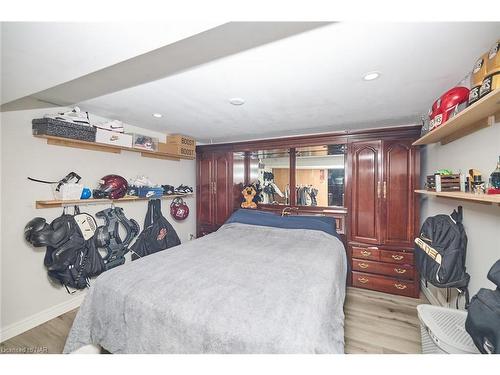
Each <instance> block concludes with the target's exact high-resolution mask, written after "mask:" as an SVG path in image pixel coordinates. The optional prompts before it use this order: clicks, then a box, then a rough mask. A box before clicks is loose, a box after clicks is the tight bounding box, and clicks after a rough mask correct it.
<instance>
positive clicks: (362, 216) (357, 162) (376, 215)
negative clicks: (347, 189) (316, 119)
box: [350, 141, 382, 244]
mask: <svg viewBox="0 0 500 375" xmlns="http://www.w3.org/2000/svg"><path fill="white" fill-rule="evenodd" d="M381 145H382V142H381V141H369V142H368V141H367V142H353V143H352V144H351V151H350V152H351V155H350V159H351V176H352V177H351V209H350V215H351V228H350V231H351V232H350V233H351V236H350V239H351V241H357V242H364V243H373V244H380V241H381V240H382V236H381V218H382V215H381V210H380V209H381V189H382V186H381V177H382V165H381Z"/></svg>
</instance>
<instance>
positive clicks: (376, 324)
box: [0, 288, 429, 354]
mask: <svg viewBox="0 0 500 375" xmlns="http://www.w3.org/2000/svg"><path fill="white" fill-rule="evenodd" d="M421 303H429V302H428V301H427V299H425V297H423V296H421V298H420V299H414V298H407V297H399V296H393V295H389V294H385V293H379V292H373V291H370V290H364V289H357V288H347V296H346V302H345V305H344V311H345V351H346V353H363V354H364V353H377V354H386V353H420V352H421V348H420V328H419V327H420V324H419V322H418V317H417V310H416V307H417V305H419V304H421ZM76 312H77V309H75V310H72V311H70V312H67V313H66V314H63V315H61V316H58V317H57V318H55V319H52V320H50V321H48V322H46V323H44V324H41V325H39V326H38V327H35V328H33V329H31V330H29V331H27V332H24V333H23V334H21V335H19V336H16V337H13V338H11V339H9V340H7V341H5V342H2V343H0V353H24V352H36V353H61V352H62V350H63V347H64V343H65V341H66V336H67V335H68V332H69V330H70V328H71V325H72V323H73V320H74V318H75V316H76Z"/></svg>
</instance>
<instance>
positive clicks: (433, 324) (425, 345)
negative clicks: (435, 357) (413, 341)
mask: <svg viewBox="0 0 500 375" xmlns="http://www.w3.org/2000/svg"><path fill="white" fill-rule="evenodd" d="M417 312H418V318H419V320H420V333H421V336H422V353H423V354H474V353H479V351H478V350H477V348H476V346H475V345H474V342H473V341H472V338H471V337H470V335H469V334H468V333H467V331H466V330H465V320H466V319H467V312H466V311H462V310H455V309H450V308H446V307H439V306H433V305H418V306H417Z"/></svg>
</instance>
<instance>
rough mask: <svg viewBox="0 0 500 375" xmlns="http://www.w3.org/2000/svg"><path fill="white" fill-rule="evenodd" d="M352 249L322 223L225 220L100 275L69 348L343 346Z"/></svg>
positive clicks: (337, 349) (329, 349)
mask: <svg viewBox="0 0 500 375" xmlns="http://www.w3.org/2000/svg"><path fill="white" fill-rule="evenodd" d="M346 272H347V265H346V255H345V250H344V246H343V245H342V243H341V241H340V240H339V239H337V238H335V237H333V236H331V235H329V234H326V233H324V232H321V231H316V230H304V229H293V230H287V229H280V228H271V227H261V226H252V225H247V224H240V223H232V224H226V225H224V226H223V227H222V228H220V229H219V230H218V231H217V232H215V233H212V234H210V235H208V236H205V237H202V238H200V239H197V240H195V241H190V242H187V243H185V244H183V245H180V246H177V247H174V248H171V249H168V250H165V251H162V252H159V253H156V254H152V255H149V256H147V257H144V258H142V259H139V260H137V261H134V262H129V263H127V264H125V265H123V266H120V267H117V268H115V269H112V270H110V271H107V272H105V273H103V274H101V275H100V276H99V277H98V278H97V279H96V280H95V282H94V284H93V285H92V286H91V288H90V289H89V291H88V293H87V295H86V297H85V300H84V301H83V303H82V305H81V307H80V310H79V311H78V314H77V316H76V319H75V321H74V323H73V327H72V328H71V331H70V333H69V336H68V339H67V341H66V346H65V348H64V352H65V353H69V352H72V351H75V350H76V349H78V348H80V347H81V346H84V345H87V344H97V345H100V346H102V347H103V348H105V349H106V350H108V351H110V352H111V353H343V352H344V313H343V305H344V297H345V279H346Z"/></svg>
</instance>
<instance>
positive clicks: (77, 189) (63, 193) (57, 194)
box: [51, 183, 84, 201]
mask: <svg viewBox="0 0 500 375" xmlns="http://www.w3.org/2000/svg"><path fill="white" fill-rule="evenodd" d="M57 185H58V184H52V185H51V186H52V192H53V194H54V199H55V200H63V201H67V200H73V199H80V197H81V196H82V191H83V188H84V186H83V185H82V184H74V183H66V184H62V185H61V187H60V188H59V191H56V189H57Z"/></svg>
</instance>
